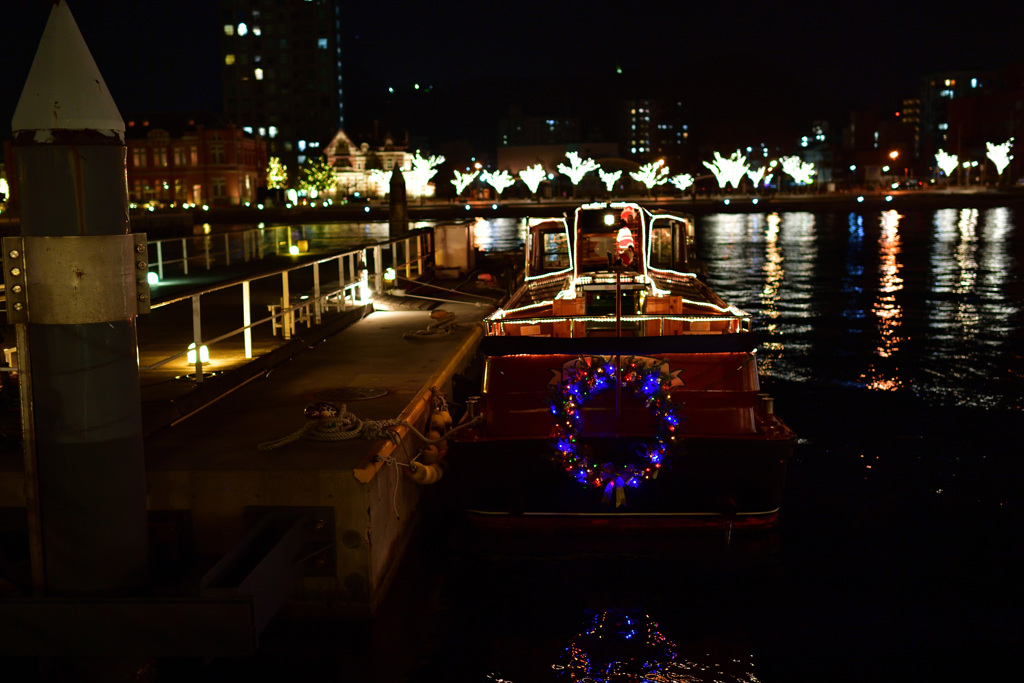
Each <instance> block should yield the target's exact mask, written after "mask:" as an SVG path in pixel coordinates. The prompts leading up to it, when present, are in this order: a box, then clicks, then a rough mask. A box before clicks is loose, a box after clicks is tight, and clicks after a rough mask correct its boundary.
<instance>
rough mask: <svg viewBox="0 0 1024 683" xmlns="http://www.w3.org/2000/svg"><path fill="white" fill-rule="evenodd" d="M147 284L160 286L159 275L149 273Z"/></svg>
mask: <svg viewBox="0 0 1024 683" xmlns="http://www.w3.org/2000/svg"><path fill="white" fill-rule="evenodd" d="M146 282H148V283H149V284H150V285H158V284H160V276H159V275H158V274H157V273H147V274H146Z"/></svg>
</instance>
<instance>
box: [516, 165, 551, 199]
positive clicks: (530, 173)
mask: <svg viewBox="0 0 1024 683" xmlns="http://www.w3.org/2000/svg"><path fill="white" fill-rule="evenodd" d="M546 174H547V172H546V171H545V170H544V167H543V166H541V165H540V164H534V165H533V166H530V167H528V168H524V169H523V170H522V171H520V172H519V179H520V180H522V181H523V182H524V183H526V186H527V187H528V188H530V192H532V193H533V194H537V188H539V187H540V181H542V180H544V176H545V175H546Z"/></svg>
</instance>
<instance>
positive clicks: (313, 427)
mask: <svg viewBox="0 0 1024 683" xmlns="http://www.w3.org/2000/svg"><path fill="white" fill-rule="evenodd" d="M305 415H306V418H307V422H306V424H304V425H302V427H300V428H299V429H297V430H296V431H294V432H292V433H291V434H289V435H288V436H284V437H282V438H280V439H276V440H274V441H266V442H264V443H261V444H259V445H258V446H257V448H258V449H259V450H261V451H272V450H274V449H277V448H280V447H281V446H286V445H287V444H290V443H293V442H295V441H298V440H300V439H308V440H310V441H347V440H349V439H367V440H370V441H376V440H378V439H387V440H388V441H390V442H391V443H393V444H395V445H398V443H399V438H398V432H396V431H395V430H394V429H392V428H393V427H398V426H404V427H406V428H407V429H409V431H411V432H412V433H413V434H415V435H416V436H417V437H418V438H419V439H420V440H421V441H423V442H424V443H426V444H436V443H440V442H441V441H444V440H445V439H447V438H448V437H449V436H451V435H452V433H454V432H455V431H457V430H459V429H465V428H466V427H471V426H475V425H478V424H480V423H481V422H483V417H482V416H479V415H478V416H477V417H475V418H473V419H472V420H470V421H468V422H466V423H464V424H461V425H459V426H458V427H454V428H452V429H450V430H449V431H448V432H447V433H446V434H444V435H443V436H442V437H441V438H439V439H428V438H427V437H426V436H424V435H423V434H422V433H420V431H419V430H418V429H416V428H415V427H414V426H413V425H411V424H409V423H408V422H406V421H405V420H360V419H359V418H358V417H356V416H355V415H354V414H353V413H350V412H349V411H348V408H347V407H346V406H345V405H344V404H343V405H342V406H341V408H340V409H339V408H337V407H336V406H334V405H333V404H330V403H314V404H311V405H309V406H307V407H306V411H305Z"/></svg>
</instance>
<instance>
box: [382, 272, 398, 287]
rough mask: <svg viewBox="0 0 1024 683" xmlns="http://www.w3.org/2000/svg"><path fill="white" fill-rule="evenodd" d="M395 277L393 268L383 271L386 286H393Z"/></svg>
mask: <svg viewBox="0 0 1024 683" xmlns="http://www.w3.org/2000/svg"><path fill="white" fill-rule="evenodd" d="M395 277H396V273H395V269H394V268H387V269H385V271H384V282H387V283H388V284H392V285H393V284H395Z"/></svg>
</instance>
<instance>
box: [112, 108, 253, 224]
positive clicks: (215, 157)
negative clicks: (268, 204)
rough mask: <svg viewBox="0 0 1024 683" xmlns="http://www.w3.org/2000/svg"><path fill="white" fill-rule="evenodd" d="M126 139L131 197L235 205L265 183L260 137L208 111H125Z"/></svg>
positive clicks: (248, 199) (142, 200)
mask: <svg viewBox="0 0 1024 683" xmlns="http://www.w3.org/2000/svg"><path fill="white" fill-rule="evenodd" d="M125 140H126V143H127V146H128V197H129V199H130V200H131V201H132V202H134V203H138V204H143V203H147V202H156V203H158V204H160V205H167V206H169V205H178V206H180V205H182V204H199V205H202V204H209V205H213V206H222V205H238V204H244V203H246V202H254V201H256V198H257V191H258V188H260V187H262V186H263V185H265V184H266V168H267V150H266V146H265V144H264V141H263V140H262V139H261V138H260V137H259V136H254V135H251V134H249V133H246V132H245V131H243V130H242V129H241V128H240V127H238V126H236V125H233V124H230V123H226V122H224V121H223V120H221V119H218V118H216V117H214V116H211V115H208V114H188V113H186V114H152V115H146V114H138V115H133V116H127V117H125Z"/></svg>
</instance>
